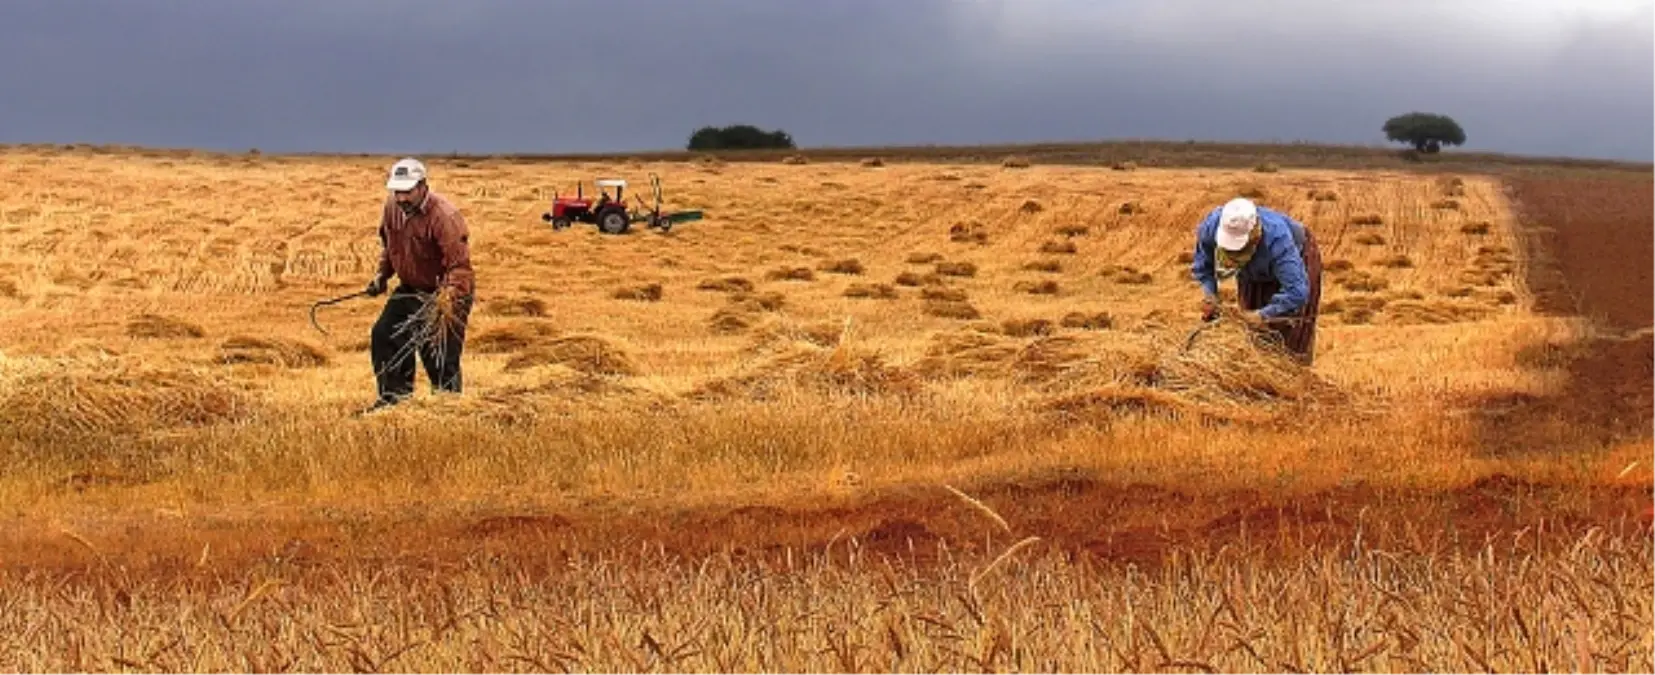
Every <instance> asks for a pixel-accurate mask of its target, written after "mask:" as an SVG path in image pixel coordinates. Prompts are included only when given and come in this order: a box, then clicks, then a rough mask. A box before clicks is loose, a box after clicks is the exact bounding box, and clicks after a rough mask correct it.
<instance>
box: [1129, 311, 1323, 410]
mask: <svg viewBox="0 0 1655 675" xmlns="http://www.w3.org/2000/svg"><path fill="white" fill-rule="evenodd" d="M1187 345H1188V347H1187V348H1185V346H1184V345H1182V344H1180V345H1172V346H1171V348H1170V349H1163V350H1162V353H1161V356H1160V357H1159V359H1158V360H1157V361H1156V363H1155V368H1154V372H1153V374H1152V375H1151V377H1150V378H1149V384H1150V385H1151V386H1153V387H1155V388H1157V389H1162V390H1165V391H1170V392H1175V393H1178V394H1180V395H1182V396H1184V397H1186V398H1188V399H1190V400H1193V401H1198V402H1202V403H1209V404H1236V403H1241V402H1248V401H1254V402H1256V401H1307V400H1313V399H1317V398H1321V397H1323V396H1324V395H1329V394H1332V393H1333V390H1332V387H1331V385H1329V384H1328V383H1326V382H1324V381H1323V380H1322V379H1321V378H1320V377H1317V376H1316V374H1315V373H1313V372H1311V371H1310V370H1308V369H1306V368H1304V367H1303V366H1301V365H1300V364H1299V363H1298V361H1297V360H1296V359H1294V357H1293V355H1292V354H1290V353H1288V352H1287V351H1285V350H1284V349H1282V348H1281V347H1280V346H1279V345H1277V344H1276V343H1274V342H1270V341H1266V340H1263V339H1261V338H1260V337H1259V336H1258V335H1257V334H1255V333H1254V332H1253V331H1252V329H1250V328H1248V327H1247V326H1245V325H1243V324H1241V323H1239V322H1237V321H1231V320H1223V321H1219V322H1216V323H1212V324H1205V325H1203V326H1201V327H1200V328H1198V329H1196V332H1195V333H1193V334H1192V335H1190V336H1189V338H1188V342H1187Z"/></svg>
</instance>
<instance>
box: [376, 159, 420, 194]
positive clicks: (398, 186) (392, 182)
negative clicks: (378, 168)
mask: <svg viewBox="0 0 1655 675" xmlns="http://www.w3.org/2000/svg"><path fill="white" fill-rule="evenodd" d="M422 180H425V164H423V163H421V162H420V161H419V160H417V159H414V158H413V157H406V158H403V159H401V160H399V161H397V163H396V164H392V165H391V177H390V178H388V179H386V181H385V188H386V189H387V190H394V191H397V192H401V191H403V190H412V189H414V186H415V185H419V182H420V181H422Z"/></svg>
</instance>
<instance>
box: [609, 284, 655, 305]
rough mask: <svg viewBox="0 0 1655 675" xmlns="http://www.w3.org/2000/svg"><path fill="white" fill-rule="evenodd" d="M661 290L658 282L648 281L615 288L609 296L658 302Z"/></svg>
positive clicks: (617, 298)
mask: <svg viewBox="0 0 1655 675" xmlns="http://www.w3.org/2000/svg"><path fill="white" fill-rule="evenodd" d="M661 295H662V290H661V284H660V283H659V282H650V283H647V284H642V285H639V286H630V287H627V288H617V289H615V292H614V293H611V294H610V297H613V298H615V299H616V300H637V301H640V302H659V301H660V300H661Z"/></svg>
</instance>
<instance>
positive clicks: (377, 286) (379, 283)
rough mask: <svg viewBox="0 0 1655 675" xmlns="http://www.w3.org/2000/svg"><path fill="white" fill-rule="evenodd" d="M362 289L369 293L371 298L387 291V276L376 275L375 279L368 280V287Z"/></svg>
mask: <svg viewBox="0 0 1655 675" xmlns="http://www.w3.org/2000/svg"><path fill="white" fill-rule="evenodd" d="M362 290H363V292H365V293H367V294H368V297H370V298H372V297H377V296H378V295H379V294H381V293H384V292H385V277H374V279H373V281H370V282H368V287H367V288H364V289H362Z"/></svg>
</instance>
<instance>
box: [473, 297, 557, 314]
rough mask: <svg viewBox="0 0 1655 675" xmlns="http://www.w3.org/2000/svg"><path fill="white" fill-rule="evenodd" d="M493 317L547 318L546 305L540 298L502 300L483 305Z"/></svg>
mask: <svg viewBox="0 0 1655 675" xmlns="http://www.w3.org/2000/svg"><path fill="white" fill-rule="evenodd" d="M483 309H484V310H486V311H487V312H488V314H489V315H491V316H531V317H533V316H546V303H545V301H542V300H541V299H540V298H530V297H515V298H500V299H499V300H493V301H490V302H487V303H485V304H484V305H483Z"/></svg>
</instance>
